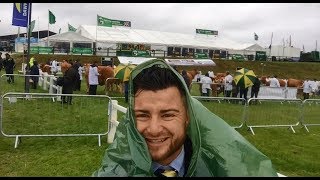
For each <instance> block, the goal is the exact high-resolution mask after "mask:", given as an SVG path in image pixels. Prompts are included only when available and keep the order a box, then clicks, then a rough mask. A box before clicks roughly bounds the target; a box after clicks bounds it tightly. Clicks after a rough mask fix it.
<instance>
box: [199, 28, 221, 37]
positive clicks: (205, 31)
mask: <svg viewBox="0 0 320 180" xmlns="http://www.w3.org/2000/svg"><path fill="white" fill-rule="evenodd" d="M196 33H197V34H206V35H216V36H217V35H218V31H213V30H207V29H196Z"/></svg>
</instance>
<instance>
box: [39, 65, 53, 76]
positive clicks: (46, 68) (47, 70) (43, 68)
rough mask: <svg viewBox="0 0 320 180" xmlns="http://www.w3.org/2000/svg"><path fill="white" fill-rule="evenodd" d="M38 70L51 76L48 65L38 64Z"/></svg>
mask: <svg viewBox="0 0 320 180" xmlns="http://www.w3.org/2000/svg"><path fill="white" fill-rule="evenodd" d="M40 69H41V71H42V72H46V73H48V74H51V68H50V65H48V64H44V63H40Z"/></svg>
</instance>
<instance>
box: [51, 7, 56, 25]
mask: <svg viewBox="0 0 320 180" xmlns="http://www.w3.org/2000/svg"><path fill="white" fill-rule="evenodd" d="M54 23H56V17H55V16H54V15H53V13H52V12H51V11H50V10H49V24H54Z"/></svg>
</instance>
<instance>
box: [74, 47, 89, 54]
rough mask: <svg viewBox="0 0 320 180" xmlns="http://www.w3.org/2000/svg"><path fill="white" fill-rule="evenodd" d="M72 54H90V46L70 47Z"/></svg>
mask: <svg viewBox="0 0 320 180" xmlns="http://www.w3.org/2000/svg"><path fill="white" fill-rule="evenodd" d="M71 52H72V54H92V53H93V52H92V49H91V48H72V50H71Z"/></svg>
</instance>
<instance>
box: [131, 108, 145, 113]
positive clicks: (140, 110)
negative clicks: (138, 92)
mask: <svg viewBox="0 0 320 180" xmlns="http://www.w3.org/2000/svg"><path fill="white" fill-rule="evenodd" d="M134 112H141V113H148V112H149V111H147V110H143V109H134Z"/></svg>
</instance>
